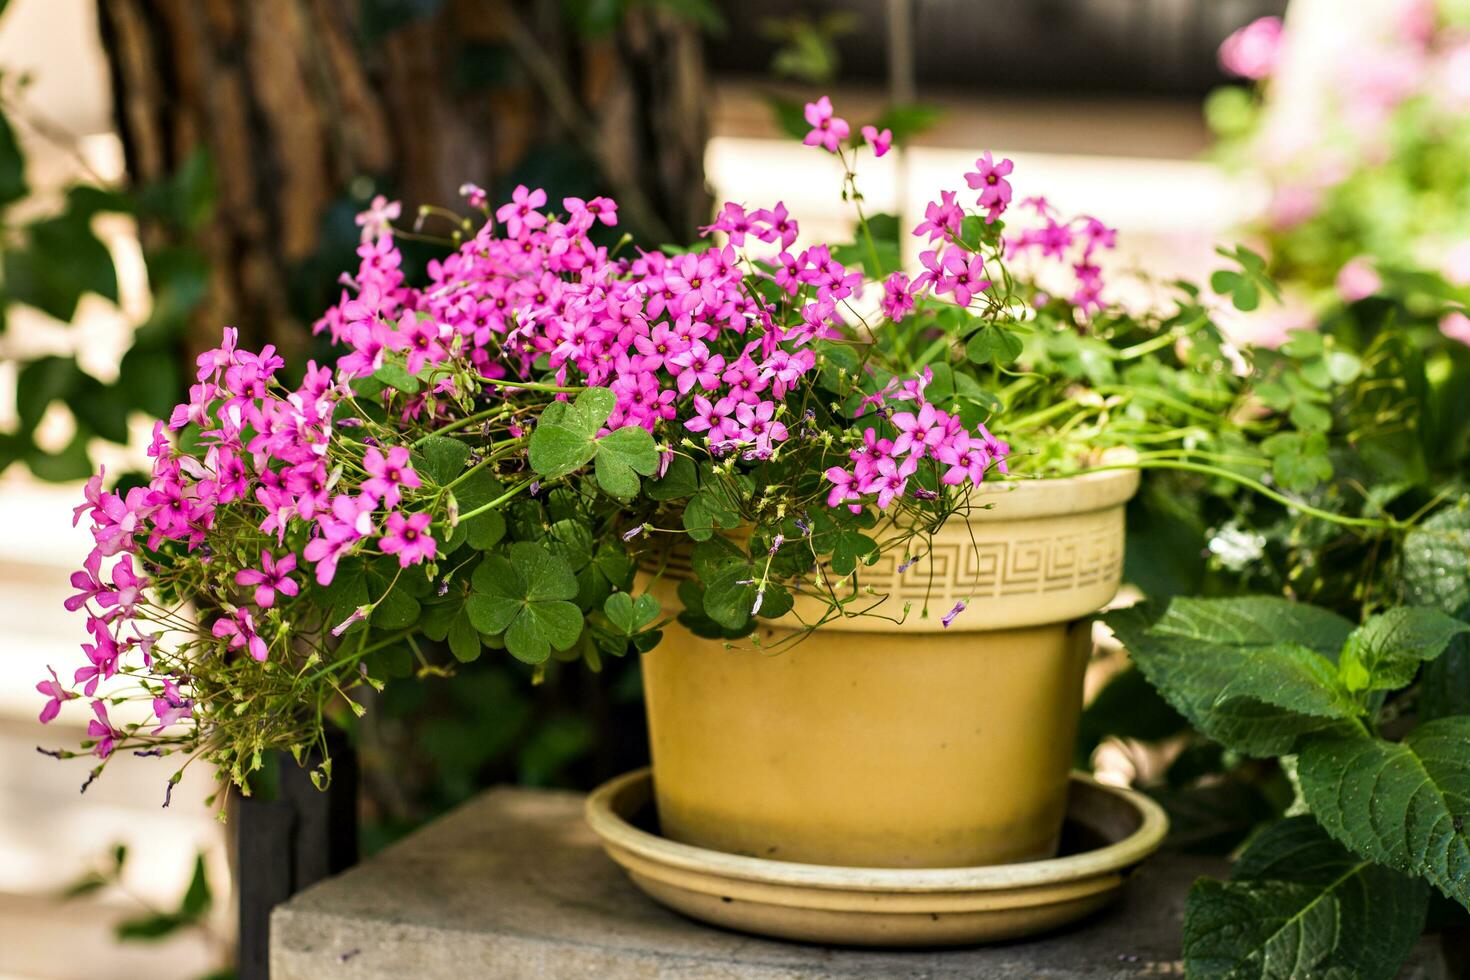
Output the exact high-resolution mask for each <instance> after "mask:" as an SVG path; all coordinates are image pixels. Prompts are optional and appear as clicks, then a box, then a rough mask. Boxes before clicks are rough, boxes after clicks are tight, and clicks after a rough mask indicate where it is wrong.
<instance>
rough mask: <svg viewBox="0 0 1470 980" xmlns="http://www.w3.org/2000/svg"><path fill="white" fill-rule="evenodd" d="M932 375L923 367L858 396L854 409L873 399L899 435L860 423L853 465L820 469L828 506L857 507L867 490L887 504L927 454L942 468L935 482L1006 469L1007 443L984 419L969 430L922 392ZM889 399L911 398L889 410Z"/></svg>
mask: <svg viewBox="0 0 1470 980" xmlns="http://www.w3.org/2000/svg"><path fill="white" fill-rule="evenodd" d="M933 377H934V373H933V371H931V370H929V369H928V368H925V370H924V374H923V376H921V377H919V378H917V379H914V380H912V381H908V382H905V383H903V384H901V385H896V384H895V382H893V381H890V382H889V383H888V385H886V386H884V387H883V388H881V389H879V390H878V391H877V392H875V393H874V394H872V395H868V396H867V397H865V398H864V399H863V404H862V406H861V407H860V408H859V414H861V413H862V412H863V411H865V410H866V408H867V407H868V406H869V405H876V406H877V408H878V412H879V414H881V415H883V416H885V417H886V418H887V419H888V421H889V422H891V423H892V425H893V427H894V428H895V429H897V430H898V435H897V437H896V438H893V439H889V438H886V437H881V436H879V435H878V432H877V430H876V429H874V428H871V427H869V428H867V429H865V430H864V431H863V440H862V444H861V445H860V446H858V447H857V448H855V449H853V450H851V451H850V452H849V453H848V459H849V460H851V461H852V464H853V466H852V468H851V469H846V468H844V467H841V466H834V467H831V468H830V469H828V470H827V472H826V474H825V475H826V477H827V481H828V482H829V483H831V484H832V489H831V490H830V491H829V492H828V494H827V506H829V507H839V506H842V505H844V504H845V505H847V508H848V509H849V510H851V511H852V512H853V513H858V512H859V511H861V510H862V509H863V506H864V504H863V503H862V502H861V501H862V500H863V498H864V497H865V496H869V495H871V496H872V497H873V502H875V503H876V504H877V505H878V507H879V508H886V507H887V506H888V505H889V504H890V503H892V502H893V501H894V499H895V498H897V497H901V496H903V494H904V493H905V491H908V489H909V486H908V483H909V480H910V478H912V477H913V476H914V474H915V473H917V472H918V470H919V464H920V463H922V462H923V461H924V460H926V459H928V460H932V461H933V463H934V464H935V465H936V466H937V467H938V468H939V469H940V470H941V471H942V473H941V476H940V482H941V483H943V484H944V485H946V486H958V485H960V484H963V483H965V482H966V481H969V482H971V483H980V482H981V481H982V480H984V479H985V474H986V473H987V472H988V471H989V470H990V469H991V468H992V467H994V468H995V469H996V470H998V471H999V472H1001V473H1005V472H1006V456H1007V455H1009V454H1010V449H1011V447H1010V446H1009V445H1008V444H1006V443H1005V442H1003V441H1001V440H999V439H997V438H995V436H993V435H991V433H990V430H988V429H987V428H986V427H985V426H984V425H983V424H982V425H979V426H977V427H976V431H975V432H973V433H971V432H969V431H967V430H966V429H965V427H964V424H963V423H962V422H961V421H960V420H959V418H958V417H957V416H954V415H951V414H950V413H948V412H945V411H944V410H942V409H938V408H935V407H934V406H933V405H932V404H930V403H929V402H928V400H927V399H926V398H925V397H924V390H925V389H926V388H927V387H928V385H929V382H930V381H932V380H933ZM893 402H911V403H912V406H911V407H909V408H905V409H904V410H903V411H893V410H892V409H891V407H890V406H891V403H893ZM911 492H912V493H913V494H914V495H915V496H919V497H923V496H925V494H926V493H928V494H929V496H931V497H932V496H933V494H932V492H929V491H925V490H923V489H922V488H916V489H914V490H913V491H911Z"/></svg>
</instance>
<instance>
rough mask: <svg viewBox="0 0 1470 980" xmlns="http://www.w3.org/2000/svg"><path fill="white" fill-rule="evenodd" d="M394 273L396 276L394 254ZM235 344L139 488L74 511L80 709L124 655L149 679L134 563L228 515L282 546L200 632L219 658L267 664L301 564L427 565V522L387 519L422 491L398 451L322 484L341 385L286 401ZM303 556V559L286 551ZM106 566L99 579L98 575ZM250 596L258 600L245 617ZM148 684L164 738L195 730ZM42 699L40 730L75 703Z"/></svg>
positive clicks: (328, 381)
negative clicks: (82, 627) (350, 557)
mask: <svg viewBox="0 0 1470 980" xmlns="http://www.w3.org/2000/svg"><path fill="white" fill-rule="evenodd" d="M381 241H382V239H379V240H378V242H381ZM378 242H373V243H368V244H365V245H363V246H362V249H361V253H362V254H363V255H364V261H365V262H371V263H374V264H377V265H380V266H382V267H384V268H386V267H388V266H389V263H388V262H384V261H383V256H384V252H383V251H382V250H381V249H380V247H379V245H378ZM391 264H392V266H393V267H396V254H395V255H394V256H393V257H392V262H391ZM416 327H417V322H415V323H414V324H411V325H410V332H411V331H412V330H413V329H415V328H416ZM236 337H237V334H236V332H235V331H234V330H231V329H226V330H225V333H224V341H223V343H222V345H221V346H220V347H219V348H218V349H216V350H212V351H209V352H207V353H205V354H202V355H200V357H199V371H198V376H197V378H196V382H197V383H195V384H194V385H193V386H192V387H191V388H190V391H189V399H188V401H187V402H185V403H184V404H182V405H179V406H178V407H177V408H176V409H175V410H174V412H173V414H172V416H171V417H170V419H169V421H168V422H167V423H164V422H159V423H157V424H156V426H155V428H154V436H153V441H152V443H151V445H150V447H149V450H148V452H149V455H150V456H151V457H152V458H153V472H152V476H151V479H150V480H149V482H148V484H147V485H146V486H141V487H133V488H132V489H129V490H127V491H126V492H111V491H105V490H103V489H102V484H103V478H104V475H103V474H102V473H98V474H97V475H96V476H94V477H93V478H92V479H91V480H90V481H89V482H88V484H87V488H86V501H85V502H84V503H83V504H82V505H81V506H79V507H78V508H77V509H76V513H75V518H74V519H75V520H76V521H80V520H81V519H82V517H83V516H84V515H85V516H87V517H89V518H90V528H91V532H92V536H93V539H94V542H95V547H94V548H93V550H92V552H91V553H90V554H89V555H88V556H87V559H86V561H85V563H84V564H83V567H82V569H81V570H80V571H78V572H76V573H74V574H73V575H72V578H71V581H72V586H73V587H74V588H75V589H77V593H76V594H75V595H74V596H72V597H71V598H69V599H68V600H67V601H66V607H67V609H69V610H73V611H76V610H85V611H86V613H87V628H88V631H89V632H90V633H91V634H92V638H93V642H91V643H87V644H83V645H82V651H83V653H84V654H85V655H86V657H87V663H86V664H85V665H84V666H82V667H79V668H78V669H77V670H76V672H75V674H74V677H73V684H77V685H82V693H83V694H85V695H86V696H88V697H91V696H93V695H94V694H95V693H96V691H97V687H98V684H99V682H102V681H107V680H111V679H112V678H113V677H114V676H115V675H116V674H117V673H118V671H119V668H120V664H121V662H122V660H123V658H124V656H125V655H127V654H128V653H129V652H130V651H134V650H136V651H138V652H139V653H140V654H141V666H142V668H143V671H144V672H145V673H144V674H143V676H144V677H145V678H148V674H147V673H146V672H147V671H148V670H151V669H152V668H153V667H154V663H153V657H152V646H153V643H154V641H155V636H154V635H153V634H150V633H147V632H145V631H144V629H143V628H142V626H141V625H140V622H141V621H143V620H145V619H146V618H147V617H146V614H145V613H144V612H143V611H141V610H140V607H141V606H142V605H143V604H144V592H145V590H146V589H147V588H148V586H149V584H150V583H149V580H148V578H147V577H146V576H145V575H143V574H141V573H140V571H139V570H138V569H139V566H140V565H141V564H142V558H141V555H142V549H145V548H146V549H147V551H150V552H151V551H156V550H158V549H159V548H160V547H162V546H164V545H165V543H167V542H176V543H178V544H179V545H182V546H183V547H185V548H187V549H189V550H191V551H194V550H199V549H207V548H208V543H207V542H208V537H209V534H210V532H211V531H212V530H214V529H215V528H216V526H217V524H218V522H219V521H220V520H221V519H223V516H224V515H234V514H244V515H248V519H249V520H250V521H252V522H254V524H255V527H256V528H257V529H258V530H259V531H260V532H263V533H264V534H265V535H269V536H273V537H274V539H275V541H276V544H277V546H278V549H277V550H276V552H275V553H273V552H272V551H271V550H262V551H261V553H260V564H259V567H256V568H246V569H241V570H240V571H238V572H237V573H236V574H235V575H234V577H233V581H234V584H236V585H237V586H240V587H241V588H242V595H241V596H240V602H239V603H238V604H234V603H227V604H226V605H225V606H224V608H223V609H222V610H221V611H220V612H219V613H218V614H217V615H216V616H215V618H214V620H213V622H212V623H211V624H209V626H208V630H207V632H208V635H209V636H211V637H213V638H214V639H215V640H218V641H219V642H220V643H221V644H222V646H223V647H224V648H225V649H228V650H243V651H245V652H246V653H248V654H249V655H250V656H251V657H253V658H255V659H256V660H265V659H266V658H267V657H268V656H269V652H270V643H269V642H268V640H267V638H266V637H265V636H264V635H262V631H261V617H262V615H263V614H264V613H265V611H266V610H269V609H271V608H272V607H273V606H274V605H275V604H276V602H277V599H278V597H286V598H288V599H289V598H292V597H295V596H296V595H298V594H299V592H300V584H299V582H298V581H297V580H296V578H295V574H296V572H297V563H298V561H299V560H300V559H301V558H304V559H305V560H306V561H308V562H311V563H313V565H314V566H315V569H314V570H315V576H316V580H317V582H319V583H320V584H322V585H327V584H329V583H330V582H331V581H332V579H333V577H334V575H335V573H336V567H337V562H338V561H339V560H340V559H341V557H342V556H343V555H345V554H347V553H348V552H349V551H352V550H354V549H356V548H358V547H360V546H361V545H365V544H368V543H371V542H372V539H373V538H374V537H376V543H377V545H378V547H379V548H380V549H381V550H382V551H383V552H384V553H388V554H396V555H397V556H398V559H399V562H400V564H402V565H404V566H407V565H409V564H413V563H417V562H422V561H425V560H427V559H430V558H432V557H433V556H434V554H435V543H434V541H433V539H432V537H430V536H429V535H428V533H427V527H428V523H429V515H428V514H427V513H417V514H412V515H404V514H402V513H400V512H399V511H397V510H394V508H396V507H397V506H398V505H399V504H400V503H401V502H402V493H403V490H404V489H410V490H411V489H414V488H417V487H419V486H421V481H420V479H419V477H418V474H417V473H415V472H414V470H413V468H412V467H411V466H409V463H408V459H409V454H408V450H407V449H406V448H404V447H402V446H395V447H393V448H391V449H389V451H388V452H387V453H386V454H384V453H382V452H380V451H379V450H378V449H377V448H375V447H370V448H368V449H367V451H366V453H365V456H364V459H363V468H364V469H365V471H366V472H367V474H368V475H367V477H366V478H365V479H364V480H362V482H361V483H360V485H357V486H352V485H350V483H349V481H348V480H345V479H342V478H341V477H339V476H338V475H337V474H334V473H332V472H330V471H329V468H328V466H329V464H328V456H327V448H328V443H329V441H330V440H331V439H332V438H333V433H334V421H333V416H334V412H335V410H336V407H337V402H338V400H339V399H340V398H341V397H342V395H343V393H344V391H345V388H344V386H343V384H342V383H341V382H339V381H338V380H336V379H334V377H333V373H332V371H331V370H330V369H328V368H323V367H318V366H317V365H316V364H314V363H313V364H309V365H308V367H307V371H306V375H305V377H304V379H303V381H302V383H301V385H300V387H298V388H297V389H296V390H295V391H291V392H288V393H284V394H283V393H282V392H281V390H280V389H279V387H278V386H277V385H276V382H275V375H276V372H277V371H278V370H279V369H280V368H282V367H283V366H284V361H283V360H282V359H281V358H280V357H278V356H276V354H275V351H274V350H273V349H272V348H270V347H267V348H265V349H264V350H263V351H261V352H260V353H258V354H257V353H252V352H250V351H245V350H240V349H237V347H236ZM353 356H356V357H359V358H360V357H362V356H363V354H362V350H361V349H358V350H356V351H354V354H353V355H349V358H350V357H353ZM344 360H347V358H344ZM344 373H347V374H348V375H349V376H350V375H351V374H352V373H355V372H350V371H349V372H344ZM191 425H192V426H194V427H195V428H196V430H197V432H198V440H197V446H196V448H194V449H192V450H190V451H188V452H183V451H180V450H178V449H175V448H173V447H172V446H171V444H170V433H171V432H177V431H178V430H182V429H184V428H185V427H187V426H191ZM385 509H386V510H387V511H388V513H387V515H386V530H383V531H380V530H379V527H378V517H379V514H380V511H382V510H385ZM288 539H289V540H290V541H291V543H292V546H290V547H287V546H286V544H287V541H288ZM303 545H304V547H301V554H300V556H298V554H297V552H296V550H294V548H295V547H300V546H303ZM206 554H207V552H206ZM114 557H116V559H117V560H116V561H115V562H114V563H113V564H112V566H111V568H110V569H109V570H108V571H107V572H105V573H104V571H103V568H102V563H103V561H104V560H105V559H110V558H114ZM246 596H248V597H249V599H253V603H254V608H253V609H252V608H251V606H250V602H249V599H246V598H245V597H246ZM149 680H150V683H152V684H155V685H157V686H158V689H159V690H161V691H163V692H164V693H163V694H162V695H161V696H159V697H157V698H154V702H153V704H154V711H155V714H156V715H157V718H158V720H159V721H160V723H161V725H163V726H167V725H170V724H173V723H175V722H178V721H181V720H184V719H187V718H188V717H190V715H191V712H192V706H193V702H192V701H191V700H190V699H189V698H187V697H185V696H183V695H182V694H180V693H179V687H180V685H187V684H188V681H189V679H188V678H187V677H174V676H169V675H167V674H163V675H159V676H153V677H151V678H149ZM38 689H39V690H40V691H41V693H43V694H46V695H48V696H49V697H50V700H49V701H48V703H47V705H46V707H45V709H44V710H43V711H42V715H41V717H42V720H43V721H49V720H51V718H54V717H55V716H56V714H57V711H58V710H59V707H60V703H61V702H62V701H64V700H67V699H69V698H71V697H75V696H76V694H75V693H73V692H68V691H67V690H66V689H65V688H64V687H63V686H62V685H61V684H60V682H59V680H58V678H57V677H56V675H55V672H54V671H53V673H52V677H51V679H50V680H47V681H43V682H42V683H41V684H40V685H38ZM94 711H95V712H96V714H97V720H96V721H93V722H92V725H93V726H94V727H95V726H98V725H105V724H108V723H107V720H106V709H105V706H104V705H103V703H102V702H101V701H97V702H94ZM116 742H117V737H116V736H115V735H114V736H108V737H98V740H97V741H96V743H95V747H94V748H93V751H94V752H95V753H96V754H97V755H99V756H102V757H105V756H106V755H107V754H108V753H109V752H110V751H111V750H112V747H113V746H114V745H115V744H116Z"/></svg>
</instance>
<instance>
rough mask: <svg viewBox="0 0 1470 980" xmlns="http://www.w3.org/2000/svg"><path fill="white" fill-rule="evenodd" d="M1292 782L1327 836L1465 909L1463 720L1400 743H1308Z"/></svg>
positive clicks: (1469, 896) (1468, 843)
mask: <svg viewBox="0 0 1470 980" xmlns="http://www.w3.org/2000/svg"><path fill="white" fill-rule="evenodd" d="M1297 776H1298V778H1299V779H1300V781H1301V787H1302V795H1303V796H1304V797H1305V798H1306V801H1307V805H1308V806H1309V807H1311V809H1312V813H1313V814H1314V815H1315V816H1316V817H1317V819H1318V820H1319V821H1320V822H1321V824H1322V826H1324V827H1326V828H1327V830H1328V832H1329V833H1331V834H1332V836H1334V837H1336V838H1337V839H1338V840H1340V841H1342V842H1343V843H1344V844H1346V845H1347V846H1348V847H1350V848H1352V850H1354V851H1355V852H1357V853H1358V854H1360V855H1362V856H1363V857H1366V858H1369V859H1370V860H1373V861H1376V862H1378V863H1380V864H1384V865H1387V866H1388V867H1390V868H1395V869H1397V870H1400V871H1406V872H1409V873H1411V874H1415V875H1419V876H1421V877H1423V878H1427V879H1428V880H1429V881H1430V882H1431V883H1433V884H1434V885H1436V886H1437V887H1438V888H1439V889H1440V890H1441V891H1443V892H1444V893H1445V894H1446V895H1448V896H1449V897H1450V898H1453V899H1454V900H1456V901H1458V902H1459V903H1460V904H1462V905H1464V906H1465V907H1466V908H1470V716H1466V715H1457V716H1455V717H1452V718H1440V719H1438V720H1436V721H1431V722H1428V723H1427V724H1424V725H1421V726H1419V727H1418V728H1416V729H1414V730H1413V731H1411V732H1409V734H1408V735H1406V736H1404V740H1403V741H1402V742H1389V741H1386V740H1385V739H1381V738H1374V737H1372V736H1369V735H1368V734H1366V733H1356V734H1345V735H1337V736H1327V735H1319V736H1314V737H1312V738H1310V739H1307V740H1306V742H1305V744H1304V745H1303V747H1302V750H1301V754H1300V756H1299V758H1298V761H1297Z"/></svg>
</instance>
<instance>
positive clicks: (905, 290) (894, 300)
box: [879, 272, 914, 323]
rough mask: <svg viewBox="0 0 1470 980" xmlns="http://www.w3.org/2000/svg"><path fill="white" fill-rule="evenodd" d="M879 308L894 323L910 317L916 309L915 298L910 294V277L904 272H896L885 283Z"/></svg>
mask: <svg viewBox="0 0 1470 980" xmlns="http://www.w3.org/2000/svg"><path fill="white" fill-rule="evenodd" d="M879 306H881V307H882V309H883V315H884V316H886V317H888V319H890V320H892V321H893V322H894V323H898V322H900V321H902V320H903V318H904V317H906V316H908V315H909V313H911V312H912V311H913V309H914V297H913V296H912V294H910V293H909V277H908V276H907V275H906V274H904V273H902V272H895V273H894V274H893V275H891V276H889V277H888V278H887V279H885V280H884V281H883V299H882V300H881V301H880V303H879Z"/></svg>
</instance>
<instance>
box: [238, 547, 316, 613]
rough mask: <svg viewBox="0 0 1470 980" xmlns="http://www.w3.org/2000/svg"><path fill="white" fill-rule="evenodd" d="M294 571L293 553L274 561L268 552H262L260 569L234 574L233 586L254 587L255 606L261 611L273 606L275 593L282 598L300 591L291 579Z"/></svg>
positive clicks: (245, 570) (248, 569)
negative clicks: (279, 594)
mask: <svg viewBox="0 0 1470 980" xmlns="http://www.w3.org/2000/svg"><path fill="white" fill-rule="evenodd" d="M295 570H296V554H295V552H292V553H291V554H288V555H287V556H286V557H285V558H282V559H281V560H280V561H276V560H275V559H274V558H272V557H271V553H270V552H269V551H262V552H261V553H260V568H259V569H258V570H257V569H254V568H244V569H241V570H240V571H238V572H236V573H235V584H236V585H253V586H255V604H256V605H257V606H259V607H260V608H262V609H269V608H270V607H271V606H273V605H275V602H276V593H277V592H279V593H281V595H284V596H294V595H295V594H296V593H297V592H299V591H300V586H298V585H297V584H296V581H295V580H294V579H292V578H291V573H292V572H294V571H295Z"/></svg>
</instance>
